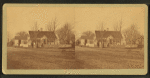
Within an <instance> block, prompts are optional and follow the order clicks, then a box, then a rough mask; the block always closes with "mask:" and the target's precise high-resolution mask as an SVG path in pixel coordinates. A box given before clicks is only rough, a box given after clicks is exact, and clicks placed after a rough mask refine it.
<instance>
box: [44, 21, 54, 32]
mask: <svg viewBox="0 0 150 78" xmlns="http://www.w3.org/2000/svg"><path fill="white" fill-rule="evenodd" d="M52 26H53V25H52V22H48V24H47V27H46V28H47V30H48V31H53V27H52Z"/></svg>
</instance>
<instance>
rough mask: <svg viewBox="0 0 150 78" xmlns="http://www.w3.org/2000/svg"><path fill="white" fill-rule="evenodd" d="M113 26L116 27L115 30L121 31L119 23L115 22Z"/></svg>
mask: <svg viewBox="0 0 150 78" xmlns="http://www.w3.org/2000/svg"><path fill="white" fill-rule="evenodd" d="M113 28H114V31H119V30H120V27H119V26H118V23H117V24H114V26H113Z"/></svg>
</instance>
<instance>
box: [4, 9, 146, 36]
mask: <svg viewBox="0 0 150 78" xmlns="http://www.w3.org/2000/svg"><path fill="white" fill-rule="evenodd" d="M145 10H146V9H145V7H7V32H9V33H10V34H11V38H13V37H14V36H15V35H16V33H17V32H20V31H26V32H28V31H30V30H31V28H32V26H33V25H34V24H35V22H37V24H38V26H39V28H43V30H46V28H45V26H46V25H47V23H48V22H50V21H52V20H54V19H55V18H57V23H58V28H57V29H59V28H60V27H62V26H63V25H64V24H65V23H70V24H71V25H74V26H75V27H74V31H75V33H76V37H77V38H78V37H80V36H81V34H82V33H83V32H84V31H92V32H94V31H95V30H97V26H99V25H101V24H102V23H103V26H104V28H105V29H106V28H109V30H110V31H113V26H114V25H116V24H118V23H119V21H120V20H121V19H122V26H123V28H122V30H124V29H126V28H128V27H129V26H131V25H132V24H136V25H137V27H138V31H139V32H140V33H141V34H144V24H145V20H144V19H145Z"/></svg>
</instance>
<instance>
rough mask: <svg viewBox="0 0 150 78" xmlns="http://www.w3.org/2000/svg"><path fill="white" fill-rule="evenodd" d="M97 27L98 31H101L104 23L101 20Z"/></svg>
mask: <svg viewBox="0 0 150 78" xmlns="http://www.w3.org/2000/svg"><path fill="white" fill-rule="evenodd" d="M97 29H98V30H100V31H103V30H104V23H103V22H102V23H101V25H98V26H97Z"/></svg>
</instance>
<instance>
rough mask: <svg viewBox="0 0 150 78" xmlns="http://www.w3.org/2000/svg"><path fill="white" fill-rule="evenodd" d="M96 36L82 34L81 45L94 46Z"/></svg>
mask: <svg viewBox="0 0 150 78" xmlns="http://www.w3.org/2000/svg"><path fill="white" fill-rule="evenodd" d="M94 38H95V37H94V36H85V35H82V36H81V37H80V39H79V41H80V45H81V46H89V47H94Z"/></svg>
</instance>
